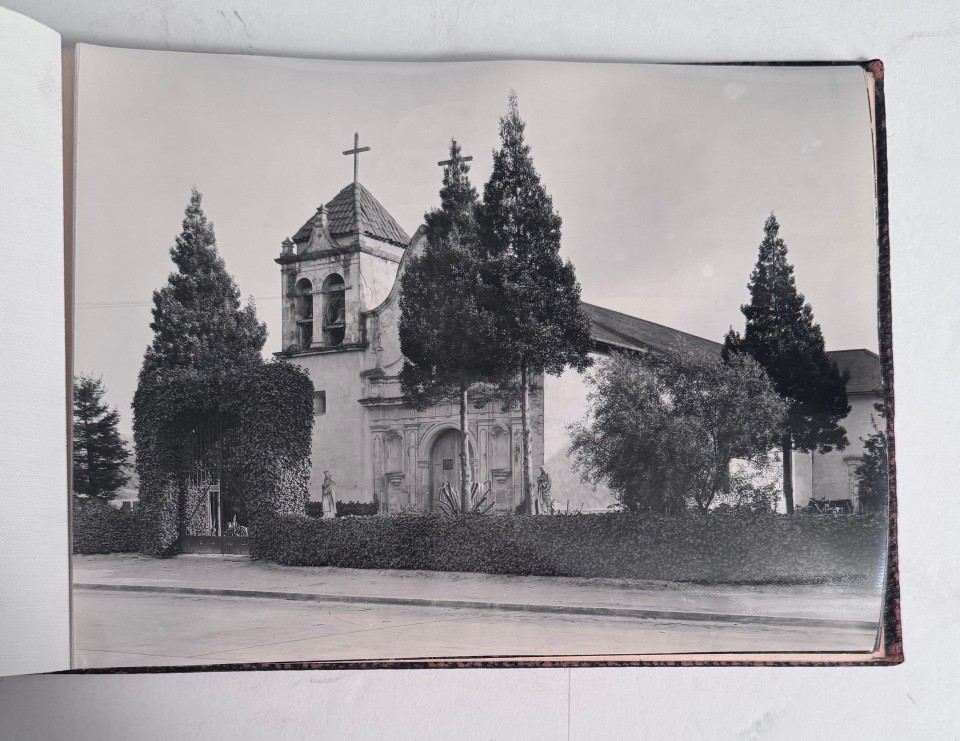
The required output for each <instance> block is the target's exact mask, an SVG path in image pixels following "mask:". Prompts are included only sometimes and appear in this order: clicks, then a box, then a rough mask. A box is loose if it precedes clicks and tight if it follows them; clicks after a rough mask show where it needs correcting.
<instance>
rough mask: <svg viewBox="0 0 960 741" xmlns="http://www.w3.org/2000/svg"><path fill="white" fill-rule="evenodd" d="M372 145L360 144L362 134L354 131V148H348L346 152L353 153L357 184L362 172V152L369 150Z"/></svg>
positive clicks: (355, 181)
mask: <svg viewBox="0 0 960 741" xmlns="http://www.w3.org/2000/svg"><path fill="white" fill-rule="evenodd" d="M369 151H370V147H361V146H360V134H359V132H356V133H354V135H353V149H348V150H346V151H345V152H344V154H352V155H353V182H354V184H356V183H357V182H359V174H360V153H361V152H369Z"/></svg>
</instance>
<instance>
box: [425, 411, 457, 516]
mask: <svg viewBox="0 0 960 741" xmlns="http://www.w3.org/2000/svg"><path fill="white" fill-rule="evenodd" d="M444 482H448V483H449V484H450V486H451V487H452V488H453V489H454V490H455V491H460V431H459V430H447V431H446V432H444V433H442V434H441V435H440V437H438V438H437V439H436V441H435V442H434V443H433V448H432V449H431V451H430V511H431V512H434V511H436V501H437V497H439V496H440V487H441V486H443V484H444Z"/></svg>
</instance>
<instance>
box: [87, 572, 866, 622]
mask: <svg viewBox="0 0 960 741" xmlns="http://www.w3.org/2000/svg"><path fill="white" fill-rule="evenodd" d="M73 588H74V589H78V590H82V591H89V592H98V591H99V592H140V593H152V594H183V595H199V596H208V597H253V598H257V599H283V600H291V601H296V602H348V603H357V604H373V605H406V606H412V607H445V608H448V609H471V610H502V611H506V612H533V613H546V614H555V615H602V616H606V617H628V618H639V619H645V620H685V621H704V622H714V623H749V624H753V625H779V626H803V627H809V628H856V629H866V630H869V629H878V628H879V626H880V623H879V620H878V621H877V622H873V621H868V620H838V619H834V618H808V617H796V616H791V615H782V616H773V615H731V614H727V613H714V612H684V611H671V610H648V609H642V608H631V607H587V606H582V605H528V604H524V603H518V602H480V601H475V600H446V599H423V598H417V597H378V596H375V595H370V596H359V595H350V594H318V593H315V592H270V591H263V590H255V589H207V588H204V587H167V586H154V585H150V584H83V583H75V584H74V585H73Z"/></svg>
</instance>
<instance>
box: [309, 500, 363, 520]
mask: <svg viewBox="0 0 960 741" xmlns="http://www.w3.org/2000/svg"><path fill="white" fill-rule="evenodd" d="M375 514H377V503H376V502H337V517H367V516H370V515H375ZM307 515H308V516H309V517H323V503H322V502H307Z"/></svg>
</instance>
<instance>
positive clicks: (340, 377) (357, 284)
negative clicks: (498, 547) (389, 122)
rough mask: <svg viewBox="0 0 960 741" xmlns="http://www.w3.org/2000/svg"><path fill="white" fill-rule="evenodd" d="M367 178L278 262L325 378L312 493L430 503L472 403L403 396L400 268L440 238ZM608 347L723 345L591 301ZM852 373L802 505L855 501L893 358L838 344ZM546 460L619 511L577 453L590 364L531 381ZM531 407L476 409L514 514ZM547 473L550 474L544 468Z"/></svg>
mask: <svg viewBox="0 0 960 741" xmlns="http://www.w3.org/2000/svg"><path fill="white" fill-rule="evenodd" d="M360 151H365V149H360V148H359V146H358V145H356V144H355V147H354V150H350V151H349V152H345V153H344V154H353V156H354V181H353V182H352V183H350V184H349V185H347V186H346V187H345V188H343V190H341V191H340V192H339V193H338V194H337V195H336V196H335V197H334V198H333V199H332V200H330V201H329V202H328V203H326V204H324V205H321V206H320V207H319V208H318V209H317V210H316V213H314V214H313V216H311V217H310V219H309V220H307V222H306V223H305V224H304V225H303V226H301V227H300V229H299V230H298V231H297V232H296V233H295V234H294V236H293V238H292V239H290V238H289V237H288V238H287V239H285V240H284V241H283V243H282V247H281V254H280V256H279V257H278V258H277V259H276V262H277V263H278V264H279V265H280V272H281V280H282V292H281V295H282V302H283V310H282V311H283V328H282V348H281V351H280V352H279V353H277V355H278V356H279V357H281V358H282V359H284V360H285V361H286V362H290V363H295V364H297V365H299V366H301V367H303V368H304V369H305V370H306V371H307V372H308V373H309V375H310V378H311V380H312V381H313V384H314V414H315V419H314V422H315V424H314V432H313V445H312V452H311V461H312V471H311V477H310V498H311V499H312V500H320V498H321V484H322V481H323V478H324V477H323V472H324V471H330V472H331V474H332V475H333V477H334V479H335V480H336V482H337V489H336V495H337V499H338V500H341V501H358V502H370V501H371V499H372V501H374V502H376V503H377V505H378V509H379V511H380V512H381V513H397V512H430V511H433V509H434V503H435V501H436V498H437V496H438V493H439V489H440V487H441V485H442V484H443V483H444V482H450V484H451V485H452V486H453V487H454V488H455V489H456V488H459V480H460V470H459V467H460V434H459V407H458V405H457V404H456V402H455V401H451V402H450V403H447V404H440V405H437V406H434V407H431V408H429V409H427V410H426V411H423V412H418V411H416V410H414V409H412V408H409V407H407V406H405V405H404V404H403V403H402V400H401V392H400V382H399V380H398V374H399V372H400V368H401V367H402V365H403V356H402V354H401V352H400V340H399V333H398V324H399V319H400V303H399V298H400V296H399V290H400V280H399V278H400V275H401V274H402V272H403V270H404V266H405V264H406V261H407V260H409V259H410V258H411V257H413V256H415V255H417V254H419V253H420V252H421V251H422V250H423V248H424V246H425V243H426V234H425V227H423V226H421V227H420V228H419V229H418V230H417V231H416V232H415V233H414V235H413V237H409V236H408V235H407V234H406V232H404V230H403V229H402V228H401V227H400V225H399V224H397V222H396V220H395V219H394V218H393V217H392V216H391V215H390V214H389V213H388V212H387V210H386V209H385V208H384V207H383V206H382V205H381V204H380V202H379V201H377V199H376V198H374V196H373V195H372V194H371V193H370V191H369V190H367V189H366V188H365V187H364V186H363V185H361V184H360V182H359V180H358V178H357V163H356V160H357V154H358V153H359V152H360ZM583 308H584V311H585V312H586V314H587V316H588V317H589V319H590V323H591V328H592V338H593V352H594V354H595V355H596V356H597V357H603V356H607V355H609V354H610V353H611V352H614V351H617V350H629V351H636V352H651V351H653V352H656V351H661V350H664V349H668V348H671V347H673V346H674V345H675V344H676V343H677V341H678V340H683V341H685V342H686V344H687V345H688V346H689V347H692V348H695V349H702V350H705V351H708V352H716V353H719V352H720V349H721V345H720V344H719V343H717V342H713V341H711V340H707V339H704V338H701V337H697V336H694V335H691V334H688V333H686V332H681V331H679V330H676V329H671V328H669V327H665V326H662V325H659V324H654V323H652V322H648V321H646V320H644V319H640V318H637V317H632V316H628V315H626V314H622V313H619V312H616V311H612V310H610V309H606V308H602V307H600V306H595V305H593V304H587V303H584V304H583ZM830 356H831V357H832V358H833V359H834V360H835V361H836V362H837V363H838V364H839V365H840V367H841V370H847V371H849V372H850V380H849V382H848V387H847V393H848V397H849V401H850V405H851V408H852V409H851V413H850V415H849V416H848V417H847V418H846V419H845V420H844V423H843V424H844V426H845V427H846V429H847V437H848V438H849V440H850V446H848V447H847V448H846V449H845V450H843V451H833V452H831V453H827V454H822V455H821V454H804V453H794V492H795V493H794V496H795V502H796V505H797V506H798V507H802V506H804V505H805V504H806V502H807V501H808V500H809V499H810V498H811V497H815V498H817V499H824V498H826V499H831V500H836V499H850V500H851V501H852V502H853V503H854V505H855V504H856V498H857V497H856V483H855V479H854V477H853V471H854V469H855V467H856V465H857V463H858V462H859V460H860V456H861V455H862V442H861V440H860V438H861V437H866V436H867V435H869V434H870V433H871V432H872V427H871V422H870V414H871V412H873V403H874V402H875V401H878V400H879V399H880V392H879V389H880V362H879V358H878V356H877V355H876V354H874V353H871V352H869V351H867V350H846V351H839V352H832V353H830ZM530 401H531V404H530V409H531V428H532V439H533V447H532V457H533V470H534V472H536V471H538V470H539V467H540V466H544V467H545V468H546V470H547V472H548V473H549V475H550V477H551V479H552V491H551V493H552V496H553V499H554V501H555V503H556V505H557V506H558V507H559V509H561V510H564V509H567V508H568V507H569V509H570V510H571V511H578V510H579V511H583V512H593V511H605V510H606V509H607V507H608V506H609V505H610V504H612V503H613V502H614V497H613V495H612V493H611V492H610V491H609V490H607V489H605V488H604V487H603V486H597V487H596V488H594V487H591V486H590V485H588V484H583V483H581V482H580V478H579V475H578V474H577V473H576V472H575V471H574V470H573V469H572V466H571V459H570V457H569V456H568V454H567V449H568V447H569V434H568V432H567V426H568V425H570V424H571V423H573V422H577V421H580V420H581V419H582V418H583V416H584V414H585V412H586V410H587V385H586V383H585V379H584V377H583V376H582V375H581V374H580V373H578V372H577V371H576V370H573V369H567V370H566V371H564V373H563V374H561V375H560V376H559V377H554V376H549V375H547V376H542V375H541V376H540V377H538V378H535V379H534V382H533V384H532V390H531V400H530ZM520 425H521V419H520V410H519V408H516V409H511V410H508V411H505V410H504V409H503V407H502V405H501V404H500V403H499V402H495V401H494V402H489V403H488V404H486V406H484V407H483V408H481V409H474V408H472V407H471V409H470V410H469V445H470V450H469V460H470V465H471V467H472V469H473V470H472V475H473V480H475V481H481V482H483V481H489V482H490V486H491V492H492V495H493V496H494V497H495V502H496V504H495V509H496V511H500V512H512V511H513V510H514V509H515V508H516V507H517V505H518V504H519V503H520V501H521V499H522V489H521V486H522V483H521V479H522V471H523V467H522V457H521V434H520ZM535 475H536V474H535Z"/></svg>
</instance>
